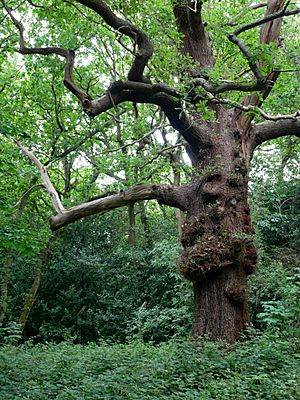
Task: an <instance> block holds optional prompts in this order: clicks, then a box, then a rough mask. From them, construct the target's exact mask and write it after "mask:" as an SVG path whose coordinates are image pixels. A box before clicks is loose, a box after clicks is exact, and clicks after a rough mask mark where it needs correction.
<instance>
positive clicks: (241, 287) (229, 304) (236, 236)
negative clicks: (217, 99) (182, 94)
mask: <svg viewBox="0 0 300 400" xmlns="http://www.w3.org/2000/svg"><path fill="white" fill-rule="evenodd" d="M217 113H218V115H219V119H218V124H216V123H208V124H207V130H211V137H212V138H213V145H212V146H210V147H209V148H208V149H206V151H205V152H202V154H201V156H199V159H198V164H196V165H195V166H194V167H195V171H196V173H195V174H194V177H193V179H192V181H191V183H190V188H189V191H188V192H187V201H188V209H187V218H186V221H185V222H184V224H183V227H182V235H181V240H182V244H183V247H184V250H183V254H182V257H181V262H180V266H181V272H182V274H183V275H184V276H185V277H186V278H187V279H189V280H191V281H192V282H193V287H194V298H195V309H194V323H193V336H194V337H198V336H202V335H207V336H208V337H209V338H210V339H213V340H220V339H221V340H226V341H228V342H232V341H235V340H236V339H237V338H238V337H239V336H240V334H241V332H242V330H243V329H244V328H245V326H246V324H247V323H248V322H249V315H248V311H247V290H246V278H247V275H248V274H250V273H252V272H253V271H254V270H255V269H256V262H257V252H256V249H255V246H254V243H253V233H254V231H253V228H252V225H251V220H250V211H249V206H248V201H247V197H248V190H247V185H248V161H247V158H248V157H245V156H244V154H243V151H242V134H241V133H240V132H239V131H238V130H237V128H236V119H235V116H234V114H233V113H231V112H229V111H227V110H225V109H222V108H218V110H217ZM249 157H250V155H249Z"/></svg>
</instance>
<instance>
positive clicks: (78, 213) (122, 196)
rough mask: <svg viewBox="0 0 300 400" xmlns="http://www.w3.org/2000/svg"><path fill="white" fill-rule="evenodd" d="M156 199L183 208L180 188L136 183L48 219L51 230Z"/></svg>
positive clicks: (161, 202)
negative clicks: (129, 187)
mask: <svg viewBox="0 0 300 400" xmlns="http://www.w3.org/2000/svg"><path fill="white" fill-rule="evenodd" d="M151 199H156V200H157V201H158V202H159V203H160V204H166V205H169V206H172V207H177V208H180V209H182V210H185V208H186V205H185V198H184V196H182V190H181V188H179V187H177V186H172V185H147V184H144V185H137V186H134V187H132V188H131V189H128V190H125V191H122V192H120V193H117V194H113V195H111V196H107V197H104V198H100V199H97V200H93V201H89V202H86V203H82V204H79V205H77V206H75V207H72V208H69V209H67V210H62V212H61V213H59V214H57V215H54V216H52V217H51V219H50V227H51V229H52V230H57V229H60V228H61V227H63V226H65V225H68V224H70V223H72V222H74V221H77V220H79V219H81V218H83V217H87V216H89V215H94V214H101V213H104V212H106V211H109V210H112V209H114V208H119V207H123V206H126V205H129V204H132V203H134V202H139V201H143V200H151Z"/></svg>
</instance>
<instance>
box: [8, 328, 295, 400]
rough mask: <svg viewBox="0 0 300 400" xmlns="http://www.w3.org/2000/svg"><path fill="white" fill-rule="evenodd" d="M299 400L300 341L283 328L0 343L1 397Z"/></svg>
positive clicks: (133, 399) (36, 399)
mask: <svg viewBox="0 0 300 400" xmlns="http://www.w3.org/2000/svg"><path fill="white" fill-rule="evenodd" d="M299 398H300V349H299V343H297V341H296V340H295V339H288V338H284V337H283V335H282V334H280V333H279V332H277V333H276V332H275V333H274V332H273V333H270V332H269V333H264V334H259V335H256V336H254V337H253V338H252V339H250V340H249V339H248V340H245V341H242V342H240V343H237V344H235V345H232V346H228V345H224V344H221V343H211V342H205V341H199V342H192V341H190V340H186V339H185V340H183V339H182V340H180V339H178V340H173V341H169V342H167V343H162V344H159V345H155V344H151V343H150V344H149V343H148V344H145V343H142V342H132V343H129V344H106V343H100V344H98V345H96V344H89V345H85V346H83V345H74V344H70V343H69V344H68V343H60V344H47V345H33V344H28V343H27V344H24V345H21V346H19V347H13V346H8V345H7V346H4V347H2V348H1V349H0V399H2V400H17V399H31V400H44V399H45V400H46V399H57V400H69V399H70V400H71V399H88V400H93V399H103V400H104V399H105V400H106V399H107V400H109V399H111V400H118V399H130V400H147V399H153V400H154V399H157V400H163V399H164V400H172V399H187V400H190V399H194V400H196V399H197V400H210V399H217V400H227V399H232V400H248V399H249V400H250V399H251V400H253V399H263V400H266V399H270V400H276V399H278V400H288V399H290V400H297V399H299Z"/></svg>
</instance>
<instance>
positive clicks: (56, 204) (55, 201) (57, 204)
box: [15, 140, 64, 214]
mask: <svg viewBox="0 0 300 400" xmlns="http://www.w3.org/2000/svg"><path fill="white" fill-rule="evenodd" d="M15 143H16V144H17V146H18V147H19V148H20V149H21V150H22V152H23V153H24V154H26V155H27V156H28V157H29V158H30V159H31V161H33V162H34V164H35V165H36V166H37V167H38V168H39V170H40V173H41V178H42V181H43V183H44V186H45V189H46V190H47V192H48V193H49V195H50V197H51V201H52V205H53V208H54V210H55V212H56V213H58V214H59V213H61V212H62V211H64V207H63V205H62V203H61V201H60V198H59V195H58V193H57V191H56V190H55V188H54V186H53V184H52V182H51V180H50V177H49V175H48V171H47V168H46V167H45V166H44V165H43V164H42V163H41V162H40V160H39V159H38V158H37V157H36V156H35V155H34V153H33V152H32V151H30V150H28V149H27V147H25V146H23V145H22V144H21V143H20V142H19V141H17V140H15Z"/></svg>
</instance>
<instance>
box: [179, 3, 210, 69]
mask: <svg viewBox="0 0 300 400" xmlns="http://www.w3.org/2000/svg"><path fill="white" fill-rule="evenodd" d="M203 3H204V1H182V2H180V1H178V2H176V5H175V6H174V9H173V11H174V15H175V18H176V24H177V27H178V30H179V31H180V32H181V33H182V34H183V35H184V37H183V47H182V52H183V54H189V55H190V56H191V57H192V59H193V60H194V62H195V63H197V64H198V65H199V66H200V69H199V67H198V66H196V65H194V66H193V67H192V68H191V69H190V70H189V74H190V75H191V76H199V74H201V68H203V67H212V66H213V64H214V57H213V53H212V48H211V43H210V40H209V36H208V34H207V32H206V30H205V27H204V24H203V21H202V17H201V7H202V4H203Z"/></svg>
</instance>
